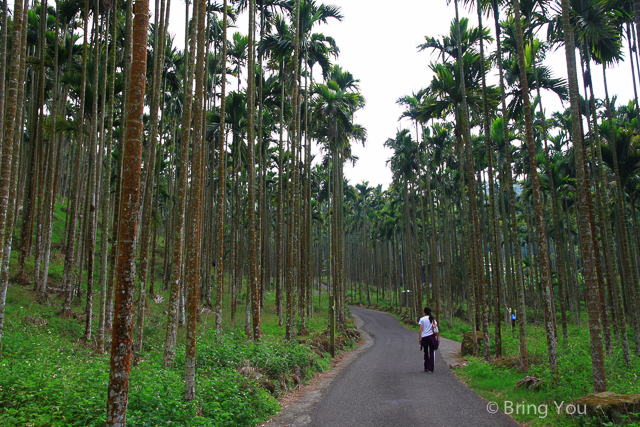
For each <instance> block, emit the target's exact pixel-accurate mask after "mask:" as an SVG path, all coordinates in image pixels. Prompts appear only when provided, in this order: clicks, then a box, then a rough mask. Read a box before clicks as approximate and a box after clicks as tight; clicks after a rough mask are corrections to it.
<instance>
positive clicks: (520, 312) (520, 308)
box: [493, 0, 529, 371]
mask: <svg viewBox="0 0 640 427" xmlns="http://www.w3.org/2000/svg"><path fill="white" fill-rule="evenodd" d="M498 11H499V9H498V2H497V0H493V14H494V22H495V30H496V46H497V53H498V72H499V75H500V98H501V106H502V117H503V121H504V140H505V150H506V156H505V160H506V163H507V164H506V166H505V171H506V176H507V191H508V193H509V213H510V220H511V221H510V222H511V235H512V239H513V251H514V254H513V255H514V259H513V262H514V264H515V269H514V270H515V291H516V301H517V304H516V306H517V313H516V319H517V321H518V330H519V335H520V362H521V363H522V369H523V371H526V370H528V369H529V358H528V355H527V335H526V325H527V311H526V307H525V297H524V276H523V272H522V255H521V253H520V242H519V240H520V238H519V235H518V223H517V219H516V198H515V191H514V188H513V175H512V173H511V167H512V166H511V165H512V163H511V141H510V140H509V126H508V124H509V119H508V114H507V107H506V93H505V89H504V73H503V67H502V46H501V43H500V29H501V27H500V22H499V15H498Z"/></svg>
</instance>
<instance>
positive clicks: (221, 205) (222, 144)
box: [216, 0, 228, 334]
mask: <svg viewBox="0 0 640 427" xmlns="http://www.w3.org/2000/svg"><path fill="white" fill-rule="evenodd" d="M222 7H223V10H222V69H223V70H226V68H227V25H228V16H227V0H224V2H223V5H222ZM220 85H221V87H220V94H221V95H220V96H221V98H222V100H221V103H220V128H219V130H218V135H219V137H220V141H219V143H218V254H217V255H218V257H217V258H218V259H217V267H218V277H217V290H218V292H217V295H216V331H217V333H218V334H221V333H222V298H223V292H224V289H223V285H224V215H225V192H226V185H225V184H226V177H225V171H226V164H225V163H226V159H225V154H226V150H227V147H226V140H227V138H226V136H227V135H226V128H225V120H226V104H227V103H226V90H227V79H225V78H223V79H222V81H221V83H220Z"/></svg>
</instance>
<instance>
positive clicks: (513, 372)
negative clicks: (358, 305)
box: [362, 304, 640, 427]
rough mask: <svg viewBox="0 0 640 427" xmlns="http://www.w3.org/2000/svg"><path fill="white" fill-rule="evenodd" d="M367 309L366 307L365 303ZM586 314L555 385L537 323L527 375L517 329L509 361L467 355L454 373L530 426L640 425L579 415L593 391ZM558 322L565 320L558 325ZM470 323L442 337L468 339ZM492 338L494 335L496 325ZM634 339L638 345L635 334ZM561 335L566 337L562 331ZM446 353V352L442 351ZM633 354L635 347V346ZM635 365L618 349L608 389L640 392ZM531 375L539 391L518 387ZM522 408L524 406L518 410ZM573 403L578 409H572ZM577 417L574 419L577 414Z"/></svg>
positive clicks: (572, 328) (507, 351)
mask: <svg viewBox="0 0 640 427" xmlns="http://www.w3.org/2000/svg"><path fill="white" fill-rule="evenodd" d="M362 306H365V305H362ZM369 308H372V309H375V310H380V311H387V312H390V313H391V314H394V315H395V316H396V317H397V318H398V320H400V321H401V323H403V324H404V326H405V327H406V328H408V329H411V330H415V331H417V327H416V326H415V325H412V324H411V322H410V321H409V320H408V319H407V315H406V310H402V309H398V308H395V307H389V306H384V305H382V304H372V305H371V306H369ZM586 322H587V319H586V314H585V318H584V319H583V324H582V325H576V324H573V323H570V324H569V327H568V336H569V339H568V341H564V340H562V338H560V342H559V343H558V368H559V373H560V375H559V381H558V383H557V384H554V382H553V380H552V376H551V374H550V371H549V368H548V359H547V342H546V333H545V331H544V328H543V327H542V326H538V325H536V324H535V322H530V323H529V324H528V325H527V349H528V359H529V365H530V366H529V370H527V371H523V370H522V366H521V363H520V358H519V343H520V341H519V336H518V333H517V332H515V333H513V332H512V331H511V329H510V328H509V329H508V330H506V331H505V330H504V329H503V331H502V352H503V357H501V358H495V357H492V358H491V359H490V360H489V361H485V360H484V359H483V358H481V357H473V356H466V357H464V361H463V363H461V364H457V365H454V369H452V371H453V372H454V373H455V374H456V375H457V376H458V378H459V379H460V380H461V381H463V382H464V383H465V384H466V385H467V386H469V387H470V388H471V389H473V390H474V391H475V392H476V393H478V394H479V395H480V396H481V397H482V398H484V399H485V400H486V401H488V402H492V403H494V404H495V408H497V409H500V410H502V411H504V412H506V413H508V414H509V415H510V416H512V417H513V418H514V419H515V420H516V421H517V422H518V423H520V424H521V425H524V426H535V427H543V426H614V425H623V424H624V425H627V426H633V427H639V426H640V419H639V416H640V414H637V413H626V414H625V413H622V414H620V413H618V414H616V418H615V419H612V418H610V417H609V416H607V415H605V414H600V415H599V416H594V415H592V414H587V415H582V414H578V413H577V411H578V410H579V409H580V408H578V407H576V406H575V405H574V404H575V401H576V399H578V398H580V397H582V396H585V395H587V394H589V393H592V392H593V379H592V378H593V377H592V371H591V369H592V368H591V350H590V340H589V331H588V328H587V323H586ZM558 324H560V322H559V321H558ZM470 330H471V326H470V325H469V323H467V322H465V321H463V320H461V319H459V318H456V317H454V318H453V320H452V321H451V322H449V321H441V322H440V333H441V336H443V337H447V338H450V339H453V340H456V341H459V342H460V341H462V338H463V335H464V333H465V332H467V331H470ZM489 332H490V336H491V337H493V336H494V328H493V326H492V327H491V328H490V331H489ZM628 332H629V341H630V343H633V340H632V338H633V337H632V331H631V330H629V331H628ZM560 334H561V333H560ZM439 351H440V350H439ZM632 351H633V348H632ZM491 352H492V354H495V353H494V352H495V342H494V341H493V339H492V341H491ZM631 357H632V359H631V365H630V366H625V365H624V363H623V358H622V350H621V349H620V348H617V347H615V346H614V349H613V354H611V355H608V356H607V357H606V359H605V370H606V373H607V390H608V391H611V392H614V393H617V394H625V395H629V394H638V393H640V379H639V378H638V377H639V376H640V358H639V357H637V356H633V355H632V356H631ZM526 377H534V378H537V379H539V380H540V382H539V383H538V384H537V385H536V386H535V388H533V389H529V388H527V387H519V386H516V384H517V383H518V382H520V381H522V380H523V379H525V378H526ZM518 405H520V406H518ZM572 405H573V406H572ZM574 409H575V410H576V413H574V414H573V415H571V412H572V411H573V410H574Z"/></svg>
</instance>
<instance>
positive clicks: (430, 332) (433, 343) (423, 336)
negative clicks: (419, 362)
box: [420, 307, 438, 372]
mask: <svg viewBox="0 0 640 427" xmlns="http://www.w3.org/2000/svg"><path fill="white" fill-rule="evenodd" d="M424 314H425V316H424V317H423V318H421V319H420V346H421V347H422V348H423V349H424V371H425V372H433V365H434V361H435V351H436V349H437V348H438V341H437V336H436V334H437V331H438V323H437V322H436V319H434V318H433V316H432V315H431V308H429V307H425V308H424ZM434 328H435V330H434Z"/></svg>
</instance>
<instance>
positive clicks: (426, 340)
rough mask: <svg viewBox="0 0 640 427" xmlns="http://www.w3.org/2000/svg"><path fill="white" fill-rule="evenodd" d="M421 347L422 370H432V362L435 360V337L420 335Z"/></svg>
mask: <svg viewBox="0 0 640 427" xmlns="http://www.w3.org/2000/svg"><path fill="white" fill-rule="evenodd" d="M422 348H423V349H424V370H425V371H430V372H433V362H434V361H435V351H436V339H435V336H434V335H429V336H426V337H422Z"/></svg>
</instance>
